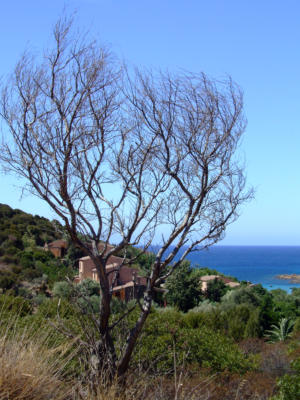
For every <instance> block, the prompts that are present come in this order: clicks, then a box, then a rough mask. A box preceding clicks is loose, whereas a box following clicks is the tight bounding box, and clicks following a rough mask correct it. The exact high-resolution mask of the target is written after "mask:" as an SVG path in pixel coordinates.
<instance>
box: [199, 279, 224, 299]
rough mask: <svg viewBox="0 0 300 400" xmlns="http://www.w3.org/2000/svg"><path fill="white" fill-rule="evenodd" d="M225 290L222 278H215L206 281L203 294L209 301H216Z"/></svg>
mask: <svg viewBox="0 0 300 400" xmlns="http://www.w3.org/2000/svg"><path fill="white" fill-rule="evenodd" d="M227 291H228V287H227V286H226V285H225V283H224V282H223V281H222V279H218V278H215V279H214V280H213V281H210V282H208V284H207V289H206V291H205V295H206V297H207V298H208V299H209V300H210V301H215V302H218V301H220V300H221V297H222V296H224V294H225V293H226V292H227Z"/></svg>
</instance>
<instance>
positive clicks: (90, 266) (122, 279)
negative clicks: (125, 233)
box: [75, 256, 147, 301]
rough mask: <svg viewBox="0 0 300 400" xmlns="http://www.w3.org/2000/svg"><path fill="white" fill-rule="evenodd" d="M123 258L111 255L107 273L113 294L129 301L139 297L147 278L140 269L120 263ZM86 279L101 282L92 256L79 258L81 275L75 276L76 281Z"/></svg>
mask: <svg viewBox="0 0 300 400" xmlns="http://www.w3.org/2000/svg"><path fill="white" fill-rule="evenodd" d="M122 262H123V258H121V257H117V256H110V257H109V261H108V263H107V265H106V273H107V275H108V280H109V284H110V286H112V291H113V296H115V297H118V298H120V299H122V300H125V301H129V300H131V299H133V298H138V297H140V296H141V295H142V293H143V292H144V290H145V287H146V284H147V279H146V278H145V277H142V276H140V275H139V274H138V272H139V271H138V269H136V268H131V267H129V266H126V265H123V266H121V268H120V265H121V264H122ZM84 279H92V280H94V281H96V282H99V278H98V274H97V270H96V268H95V265H94V263H93V261H92V260H91V258H90V257H82V258H80V259H79V275H78V276H77V277H75V282H77V283H79V282H81V281H83V280H84Z"/></svg>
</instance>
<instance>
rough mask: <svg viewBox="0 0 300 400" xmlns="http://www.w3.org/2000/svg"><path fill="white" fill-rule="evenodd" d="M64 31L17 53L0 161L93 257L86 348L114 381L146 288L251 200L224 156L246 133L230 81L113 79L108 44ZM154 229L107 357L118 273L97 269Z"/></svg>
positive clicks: (66, 24) (2, 104)
mask: <svg viewBox="0 0 300 400" xmlns="http://www.w3.org/2000/svg"><path fill="white" fill-rule="evenodd" d="M71 26H72V24H71V23H70V21H69V20H66V21H64V20H60V21H59V22H58V23H57V24H56V26H55V28H54V31H53V37H54V46H53V47H52V48H50V49H49V50H47V51H45V53H44V56H43V57H42V59H41V60H35V59H34V57H33V56H32V55H29V54H28V53H25V54H24V55H23V56H22V57H21V59H20V60H19V62H18V63H17V65H16V68H15V70H14V72H13V74H12V76H11V77H10V78H9V80H8V81H7V84H6V85H5V86H3V88H2V95H1V100H0V115H1V116H2V119H3V120H4V121H5V123H6V125H7V127H8V129H7V130H4V131H3V143H2V145H1V151H0V159H1V161H2V165H3V167H4V168H5V170H6V171H9V172H13V173H16V174H17V175H18V176H21V177H23V178H24V179H25V181H26V182H27V184H26V189H27V190H28V191H29V192H30V193H32V194H34V195H36V196H38V197H40V198H41V199H43V200H44V201H46V202H47V203H48V204H49V206H50V207H51V208H52V210H53V211H54V212H55V213H56V214H57V216H58V217H59V218H60V220H61V221H62V222H63V224H64V225H65V228H66V230H67V232H68V234H69V235H70V238H71V241H72V242H73V244H74V245H75V246H78V248H80V249H81V250H83V251H84V253H85V254H86V255H87V256H89V257H90V258H91V259H92V261H93V263H94V265H95V268H96V270H97V274H98V277H99V281H100V291H101V296H100V311H99V314H98V317H97V318H95V320H94V325H95V329H97V331H98V333H99V340H96V341H94V340H93V341H92V343H87V344H86V346H90V351H91V353H92V354H93V356H94V357H93V359H95V357H96V359H97V363H98V367H97V371H98V375H101V373H102V372H103V371H106V372H107V373H108V375H109V376H110V377H112V376H114V375H115V374H117V375H118V376H119V377H122V376H123V375H124V374H125V372H126V370H127V368H128V365H129V361H130V359H131V356H132V352H133V350H134V348H135V345H136V342H137V339H138V337H139V335H140V333H141V330H142V327H143V325H144V323H145V321H146V318H147V316H148V315H149V312H150V309H151V303H152V299H153V294H154V291H155V288H156V287H159V286H160V284H161V282H163V281H164V280H165V279H166V278H167V277H168V276H169V275H170V274H171V273H172V272H173V270H175V269H176V267H177V266H178V265H179V264H180V263H181V262H182V260H183V259H184V258H185V257H186V255H187V254H188V253H189V252H190V251H192V250H196V249H202V248H206V247H208V246H210V245H212V244H213V243H216V242H217V241H218V240H220V239H222V238H223V235H224V231H225V228H226V226H227V225H228V224H229V223H231V222H233V221H234V220H235V219H236V218H237V211H238V207H239V206H240V204H241V203H243V202H244V201H245V200H247V199H248V198H249V196H250V193H249V192H248V191H245V178H244V175H243V168H242V167H241V166H240V165H239V163H238V160H237V159H236V158H235V156H234V154H235V151H236V149H237V146H238V142H239V139H240V137H241V135H242V133H243V131H244V129H245V120H244V116H243V96H242V93H241V91H240V89H239V88H238V87H237V85H235V84H234V83H233V81H232V80H231V79H230V78H229V79H227V80H225V81H223V82H217V81H214V80H211V79H209V78H208V77H207V76H206V75H205V74H203V73H202V74H188V73H187V74H181V75H172V74H169V73H158V74H156V75H154V74H152V73H151V72H147V71H146V72H141V71H136V72H135V74H134V76H133V74H131V75H130V74H129V73H126V74H124V73H123V71H124V69H123V70H121V68H119V67H118V65H117V63H116V62H115V61H114V59H113V57H112V56H111V54H110V53H109V51H108V50H107V49H105V48H103V47H100V46H98V45H97V43H96V42H88V41H86V40H85V39H83V38H82V37H78V36H72V33H71ZM159 228H163V229H162V230H161V229H160V230H159ZM159 232H164V234H163V235H162V237H161V239H160V241H159V242H160V248H159V250H158V251H157V254H156V257H155V259H154V261H153V263H152V265H151V268H150V270H149V273H148V276H147V287H146V290H145V292H144V298H143V301H142V302H141V303H139V306H140V314H139V317H138V319H137V321H136V323H135V325H134V326H133V327H132V329H131V330H130V331H129V332H128V335H127V339H126V341H125V343H124V346H123V347H121V349H122V350H121V352H120V353H119V354H117V353H116V350H115V344H114V339H113V338H114V335H113V330H114V328H115V326H116V325H117V322H115V323H114V324H111V323H110V316H111V299H112V285H113V284H114V281H115V279H116V276H117V272H118V271H115V274H116V275H115V279H113V283H112V285H110V283H109V282H110V280H109V279H108V274H107V273H106V265H107V263H108V262H109V259H110V257H111V256H112V255H114V254H119V252H120V251H121V250H125V252H124V258H123V263H122V264H121V265H120V268H121V267H122V265H124V264H125V263H126V262H127V259H126V248H127V246H129V245H138V244H139V245H140V246H142V251H146V250H147V248H148V246H149V245H150V244H151V243H152V242H153V240H154V238H156V239H157V238H158V234H159ZM83 237H85V238H87V242H86V241H84V240H82V238H83ZM112 242H114V243H117V244H116V246H115V247H114V248H111V247H108V246H107V245H108V244H109V243H112ZM100 243H102V246H99V244H100ZM183 246H185V247H184V248H183ZM182 248H183V251H182V252H181V253H180V255H179V250H180V249H182ZM170 249H171V250H170ZM176 256H177V258H176V261H174V260H175V257H176ZM131 262H133V260H131ZM122 318H124V316H123V317H121V319H120V321H121V320H122ZM98 378H99V376H95V377H94V379H98Z"/></svg>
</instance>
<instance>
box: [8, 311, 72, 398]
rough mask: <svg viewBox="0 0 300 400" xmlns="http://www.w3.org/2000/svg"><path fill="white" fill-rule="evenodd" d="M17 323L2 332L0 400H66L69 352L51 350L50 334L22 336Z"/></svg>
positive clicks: (25, 331) (13, 322)
mask: <svg viewBox="0 0 300 400" xmlns="http://www.w3.org/2000/svg"><path fill="white" fill-rule="evenodd" d="M0 317H1V316H0ZM16 321H17V318H16V320H15V321H10V322H9V323H8V324H7V323H6V326H2V327H1V328H2V329H1V330H0V400H42V399H43V400H46V399H49V400H50V399H55V400H60V399H67V398H68V395H69V393H70V390H68V388H67V386H66V385H65V384H64V383H63V381H62V379H63V371H64V367H65V363H66V362H68V358H69V357H70V356H66V354H67V350H68V349H67V348H66V347H65V346H64V348H62V347H61V346H60V347H56V348H53V347H52V348H51V349H49V347H48V346H47V340H49V337H47V334H45V333H42V334H40V335H38V334H37V333H35V334H33V335H32V334H31V332H29V331H28V330H26V329H23V330H21V332H20V331H19V330H17V329H15V325H16Z"/></svg>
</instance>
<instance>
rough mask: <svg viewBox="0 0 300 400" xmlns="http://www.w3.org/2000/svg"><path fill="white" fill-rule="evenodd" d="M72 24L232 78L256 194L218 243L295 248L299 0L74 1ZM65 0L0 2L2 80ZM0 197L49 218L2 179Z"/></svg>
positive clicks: (159, 62)
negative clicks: (240, 99)
mask: <svg viewBox="0 0 300 400" xmlns="http://www.w3.org/2000/svg"><path fill="white" fill-rule="evenodd" d="M65 4H66V8H67V10H68V11H69V12H72V11H74V10H76V11H77V17H76V24H77V25H78V26H79V27H80V28H82V29H87V28H88V29H89V30H90V33H91V35H92V36H95V37H96V38H97V39H99V40H100V41H102V42H103V43H105V44H107V45H109V46H110V47H111V48H112V50H113V51H114V52H115V53H116V54H117V55H118V56H119V57H121V58H123V59H124V60H126V61H127V62H129V63H130V64H136V65H138V66H146V67H149V66H150V67H154V68H162V69H164V68H168V69H170V70H177V69H179V68H183V69H186V70H190V71H194V72H200V71H204V72H206V73H207V74H209V75H210V76H212V77H216V78H222V77H224V75H226V74H230V75H231V76H232V77H233V79H234V80H235V81H236V82H237V83H238V84H239V85H240V86H241V87H242V88H243V90H244V93H245V113H246V116H247V119H248V127H247V130H246V132H245V136H244V139H243V143H242V146H241V151H242V152H243V154H244V155H245V157H246V160H247V162H246V170H247V176H248V182H249V184H252V185H253V186H254V187H255V188H256V195H255V200H253V201H252V202H251V203H248V204H246V205H245V206H244V207H243V209H242V210H241V211H242V214H241V216H240V218H239V220H238V221H236V222H235V223H234V224H233V225H231V226H230V227H228V230H227V235H226V238H225V240H224V241H223V242H222V243H221V244H231V245H241V244H243V245H300V156H299V154H300V23H299V21H300V2H299V1H296V0H286V1H285V2H283V1H277V0H272V1H271V0H265V1H263V0H261V1H257V0H252V1H250V0H244V1H240V0H222V1H221V0H210V1H209V2H208V1H202V0H186V1H185V2H183V1H179V0H172V1H171V0H160V1H158V0H152V1H146V0H139V1H138V0H106V1H104V0H73V1H68V2H66V3H65ZM62 9H63V2H62V1H59V0H52V1H51V2H48V1H36V0H35V1H33V0H27V1H26V2H24V1H21V0H19V1H17V0H11V1H5V2H4V1H3V2H2V4H1V14H0V49H1V54H2V57H1V63H0V76H3V75H4V76H5V75H6V74H8V73H9V72H10V71H11V70H12V68H13V67H14V65H15V63H16V61H17V60H18V57H19V56H20V54H21V53H22V51H23V50H24V49H25V48H33V49H34V50H36V51H39V50H40V49H42V48H43V47H46V46H47V43H49V38H50V32H51V27H52V26H53V24H54V23H55V21H56V20H57V18H58V17H59V15H60V14H61V12H62ZM0 180H1V193H0V202H1V203H7V204H9V205H11V206H12V207H17V208H20V209H23V210H25V211H27V212H30V213H33V214H40V215H44V216H47V217H50V218H51V217H54V215H53V214H52V213H51V212H50V210H49V209H48V207H47V206H46V205H45V204H43V203H42V202H41V201H38V200H36V199H33V198H30V197H25V198H23V199H22V200H20V196H21V191H20V189H17V188H16V187H15V185H17V184H18V182H17V181H16V180H15V178H13V177H5V176H3V175H2V176H0Z"/></svg>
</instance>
